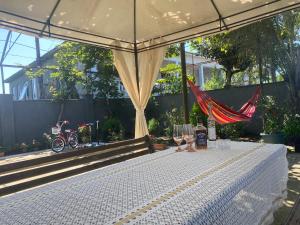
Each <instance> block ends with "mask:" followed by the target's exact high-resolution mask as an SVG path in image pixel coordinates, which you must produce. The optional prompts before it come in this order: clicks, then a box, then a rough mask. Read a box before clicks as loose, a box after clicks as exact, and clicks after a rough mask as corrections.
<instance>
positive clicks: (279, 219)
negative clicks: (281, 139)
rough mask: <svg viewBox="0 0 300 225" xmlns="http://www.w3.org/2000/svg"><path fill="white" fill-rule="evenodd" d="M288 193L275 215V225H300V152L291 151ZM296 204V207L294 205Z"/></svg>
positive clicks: (289, 156) (289, 155)
mask: <svg viewBox="0 0 300 225" xmlns="http://www.w3.org/2000/svg"><path fill="white" fill-rule="evenodd" d="M287 158H288V161H289V180H288V185H287V186H288V195H287V199H286V200H285V201H284V203H283V206H282V207H281V208H280V209H279V210H277V212H276V213H275V215H274V223H273V225H296V224H297V225H300V199H299V197H300V154H299V153H289V154H288V155H287ZM294 206H295V207H294Z"/></svg>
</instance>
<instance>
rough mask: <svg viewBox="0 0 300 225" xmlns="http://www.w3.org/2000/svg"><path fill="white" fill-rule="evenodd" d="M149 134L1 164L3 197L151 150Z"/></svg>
mask: <svg viewBox="0 0 300 225" xmlns="http://www.w3.org/2000/svg"><path fill="white" fill-rule="evenodd" d="M148 140H149V139H147V137H143V138H139V139H133V140H127V141H121V142H116V143H112V144H109V145H105V146H98V147H92V148H85V149H81V150H77V151H72V152H64V153H59V154H54V155H49V156H46V157H41V158H34V159H30V160H24V161H19V162H15V163H11V164H3V165H0V196H3V195H7V194H12V193H14V192H17V191H21V190H25V189H28V188H32V187H35V186H38V185H42V184H46V183H48V182H53V181H56V180H59V179H63V178H67V177H69V176H74V175H77V174H80V173H84V172H88V171H90V170H94V169H97V168H101V167H103V166H107V165H110V164H113V163H117V162H121V161H124V160H127V159H131V158H134V157H138V156H141V155H145V154H148V153H150V152H151V149H150V144H149V143H150V142H149V141H148Z"/></svg>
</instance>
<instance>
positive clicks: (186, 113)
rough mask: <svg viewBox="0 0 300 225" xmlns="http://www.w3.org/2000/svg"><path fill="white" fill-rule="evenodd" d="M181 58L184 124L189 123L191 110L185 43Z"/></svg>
mask: <svg viewBox="0 0 300 225" xmlns="http://www.w3.org/2000/svg"><path fill="white" fill-rule="evenodd" d="M180 56H181V71H182V94H183V108H184V122H185V123H186V124H188V123H189V108H188V94H187V76H186V60H185V43H184V42H182V43H180Z"/></svg>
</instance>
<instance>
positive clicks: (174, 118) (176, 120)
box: [161, 108, 184, 137]
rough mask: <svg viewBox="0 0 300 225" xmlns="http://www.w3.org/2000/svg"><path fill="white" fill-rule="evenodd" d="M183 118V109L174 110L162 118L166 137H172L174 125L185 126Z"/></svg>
mask: <svg viewBox="0 0 300 225" xmlns="http://www.w3.org/2000/svg"><path fill="white" fill-rule="evenodd" d="M183 118H184V116H183V108H180V109H178V108H173V109H171V110H170V111H167V112H166V113H165V115H163V117H162V118H161V120H162V121H163V127H164V132H165V135H166V136H168V137H172V136H173V126H174V124H183V123H184V119H183Z"/></svg>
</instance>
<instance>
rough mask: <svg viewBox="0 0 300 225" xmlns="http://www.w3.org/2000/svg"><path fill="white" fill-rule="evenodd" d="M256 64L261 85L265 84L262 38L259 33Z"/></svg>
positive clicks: (257, 36)
mask: <svg viewBox="0 0 300 225" xmlns="http://www.w3.org/2000/svg"><path fill="white" fill-rule="evenodd" d="M256 62H257V64H258V75H259V84H260V85H261V86H262V84H263V65H262V63H263V62H262V54H261V37H260V33H259V32H257V35H256Z"/></svg>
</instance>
